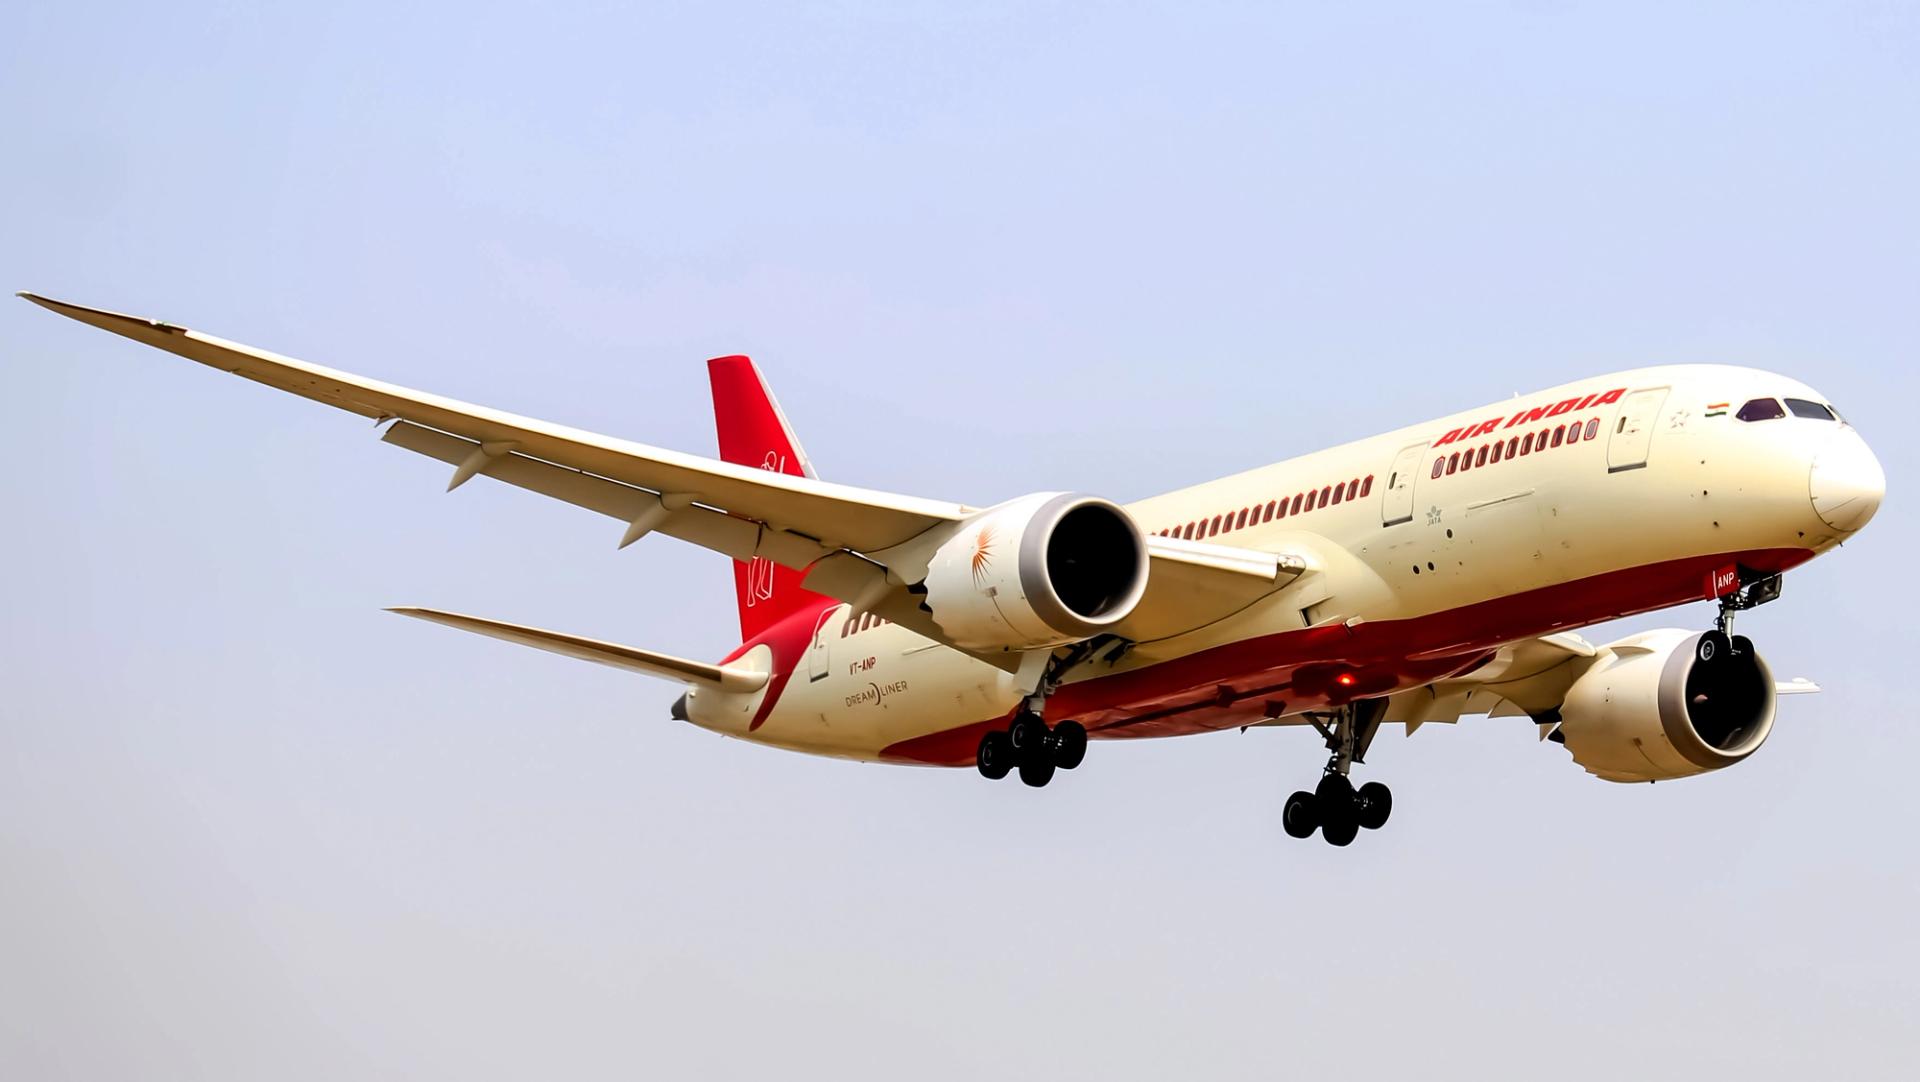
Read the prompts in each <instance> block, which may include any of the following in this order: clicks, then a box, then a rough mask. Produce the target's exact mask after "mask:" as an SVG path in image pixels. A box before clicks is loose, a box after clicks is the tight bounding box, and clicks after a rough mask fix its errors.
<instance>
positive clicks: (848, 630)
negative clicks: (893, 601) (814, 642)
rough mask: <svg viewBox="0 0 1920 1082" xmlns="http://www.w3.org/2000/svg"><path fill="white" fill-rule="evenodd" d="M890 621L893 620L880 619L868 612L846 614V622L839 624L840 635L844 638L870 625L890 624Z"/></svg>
mask: <svg viewBox="0 0 1920 1082" xmlns="http://www.w3.org/2000/svg"><path fill="white" fill-rule="evenodd" d="M892 622H893V621H892V620H882V619H881V618H879V617H878V616H875V615H874V614H872V613H870V612H863V613H860V614H858V615H854V616H848V617H847V622H846V623H845V624H843V625H841V627H840V637H841V638H843V639H844V638H846V637H847V636H848V635H855V634H858V633H860V632H862V631H865V630H866V629H868V628H870V627H879V626H881V625H883V624H890V623H892Z"/></svg>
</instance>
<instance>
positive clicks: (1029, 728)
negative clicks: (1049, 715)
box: [1007, 713, 1047, 760]
mask: <svg viewBox="0 0 1920 1082" xmlns="http://www.w3.org/2000/svg"><path fill="white" fill-rule="evenodd" d="M1007 739H1008V740H1009V741H1011V742H1012V744H1013V750H1014V751H1016V752H1019V753H1020V758H1021V759H1022V760H1024V759H1026V758H1027V753H1028V752H1032V751H1041V750H1044V749H1045V747H1046V743H1047V723H1046V722H1044V721H1041V720H1040V718H1039V717H1038V716H1037V715H1034V714H1028V713H1021V714H1019V715H1018V716H1016V717H1015V718H1014V719H1013V724H1012V725H1011V726H1010V727H1008V729H1007Z"/></svg>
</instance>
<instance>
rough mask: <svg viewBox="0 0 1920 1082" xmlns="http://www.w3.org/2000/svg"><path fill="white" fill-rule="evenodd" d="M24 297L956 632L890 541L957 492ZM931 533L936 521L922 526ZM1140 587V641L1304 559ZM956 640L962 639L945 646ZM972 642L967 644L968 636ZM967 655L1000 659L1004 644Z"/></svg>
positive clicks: (1179, 554)
mask: <svg viewBox="0 0 1920 1082" xmlns="http://www.w3.org/2000/svg"><path fill="white" fill-rule="evenodd" d="M20 295H21V296H22V297H24V298H26V299H27V300H30V301H32V302H33V303H35V304H38V305H40V306H41V307H43V308H47V309H49V310H51V311H54V312H58V313H59V314H61V315H63V316H67V317H69V318H72V319H76V320H79V321H80V322H82V323H87V324H91V325H92V326H95V327H99V328H101V329H102V330H107V331H112V332H113V333H115V334H118V335H121V336H123V337H126V338H131V339H133V340H134V341H136V342H141V343H144V344H146V345H150V346H153V347H155V348H157V349H163V350H166V351H167V352H169V353H176V354H179V355H180V356H182V357H186V358H187V359H189V360H192V361H197V362H199V363H201V364H204V365H206V366H208V367H210V368H216V369H219V370H220V371H223V372H230V373H233V374H234V375H237V376H241V377H244V378H246V379H250V380H253V381H254V382H256V383H263V384H265V385H267V386H269V387H273V388H276V389H278V390H282V391H286V392H288V393H290V394H296V395H299V396H301V397H302V398H308V399H312V400H313V401H316V402H321V403H325V404H326V405H329V406H333V407H336V408H338V409H343V410H346V411H348V412H351V413H357V414H359V415H360V416H362V417H370V418H373V419H374V420H375V421H376V422H380V423H385V422H392V424H391V425H390V426H389V427H388V428H387V430H386V432H385V434H384V436H382V439H384V440H385V441H386V442H388V443H391V444H394V445H395V446H398V447H403V448H406V449H407V450H410V451H414V452H416V453H419V454H422V455H425V456H427V457H430V458H435V459H439V460H440V461H443V462H446V463H447V464H449V465H451V466H453V467H454V470H453V475H452V479H451V481H450V482H449V484H448V486H447V487H448V488H449V489H452V488H457V487H458V486H460V485H461V484H464V483H465V482H466V481H468V480H470V479H471V478H473V477H475V476H479V475H482V474H484V475H486V476H489V477H493V478H495V479H497V480H500V481H504V482H506V483H508V484H512V485H515V486H518V487H520V488H525V489H528V490H530V491H533V492H538V493H540V494H542V495H546V496H551V497H553V498H555V499H559V500H564V501H566V502H568V503H572V504H575V505H577V506H580V507H585V508H588V509H590V510H593V511H597V512H599V513H601V514H604V515H608V516H611V517H613V518H615V519H618V520H620V521H623V522H625V523H626V524H627V528H626V532H625V534H624V535H623V537H622V538H621V542H620V543H621V545H622V546H625V545H628V544H631V543H632V542H634V541H635V540H638V539H639V538H641V537H643V536H645V535H646V534H648V533H652V532H655V531H658V532H660V533H664V534H667V535H669V536H672V537H678V538H680V539H682V540H685V541H689V542H692V543H693V544H696V545H700V546H702V547H704V548H708V549H712V550H714V551H716V552H720V553H723V554H725V555H727V556H730V557H732V558H734V559H736V560H742V561H746V560H752V559H754V558H756V557H758V558H764V559H768V560H771V561H773V562H774V563H777V564H781V565H783V566H786V567H791V568H795V569H797V570H801V571H805V572H806V573H807V575H806V578H805V579H804V580H803V582H802V585H803V586H804V587H806V588H807V589H809V590H812V591H814V592H816V593H821V594H825V595H827V596H829V597H836V598H839V599H840V600H842V601H846V602H849V603H851V604H853V605H854V606H855V607H856V608H858V609H860V610H862V611H870V612H873V613H876V614H877V615H880V616H883V617H886V618H887V619H890V620H892V621H893V622H895V623H897V624H899V625H901V626H903V627H906V628H908V629H910V630H912V631H915V632H917V633H919V634H921V635H923V636H925V637H927V638H929V639H932V640H934V641H936V642H942V643H947V644H948V645H952V644H951V642H950V641H949V640H948V638H947V636H946V635H945V634H944V633H943V632H942V631H941V629H940V627H939V626H938V625H937V624H935V623H934V622H933V619H932V617H931V616H930V614H928V613H927V612H926V611H925V610H924V609H922V608H921V607H920V604H919V599H918V597H916V596H915V595H914V594H912V593H910V592H909V591H908V590H907V588H906V587H907V586H908V585H909V580H906V579H903V578H902V577H901V576H900V575H899V574H897V573H893V572H892V571H891V570H890V568H889V567H888V564H887V559H888V551H889V550H898V549H901V548H902V547H903V546H907V545H908V544H909V543H910V542H915V541H916V539H918V540H919V541H920V542H921V543H920V544H919V545H918V546H916V547H918V548H921V549H924V548H925V540H926V539H927V538H928V537H929V536H932V537H934V538H939V537H940V536H941V535H940V534H939V533H938V531H953V530H956V529H958V527H959V524H961V523H963V522H964V521H966V520H967V519H968V517H969V516H971V515H972V514H974V513H975V510H976V509H975V508H972V507H969V506H967V505H965V504H960V503H951V502H946V501H941V500H928V499H921V498H919V497H914V496H903V495H898V494H895V493H889V492H879V491H875V490H872V489H863V488H856V487H853V486H849V485H838V484H833V483H830V482H826V481H820V480H817V479H814V478H812V477H796V476H792V475H787V474H780V473H773V472H770V471H767V470H760V469H754V468H752V467H748V466H739V465H734V464H731V463H727V462H720V461H717V460H714V459H710V458H704V457H701V456H698V455H689V454H683V453H681V452H678V451H668V450H664V449H661V448H658V447H649V446H647V445H645V444H640V443H633V442H631V441H628V440H621V439H614V438H612V437H609V436H602V435H598V434H595V433H592V432H586V431H582V430H580V429H576V428H568V427H565V426H563V425H556V424H550V423H548V422H545V421H539V420H534V419H532V418H528V417H520V416H516V415H514V414H511V413H504V412H501V411H499V410H493V409H488V408H486V407H484V406H475V405H470V404H468V403H465V402H459V401H455V400H453V399H450V398H443V397H441V396H438V395H432V394H427V393H424V392H421V391H415V390H410V389H408V388H405V387H399V386H396V385H394V384H390V383H382V382H380V381H378V380H371V379H367V378H365V377H363V376H356V375H353V374H351V373H347V372H341V371H338V370H336V369H332V368H326V367H322V366H320V365H317V364H310V363H308V362H306V361H300V360H295V359H293V358H291V357H284V356H281V355H279V354H276V353H269V352H267V351H265V350H259V349H254V348H253V347H251V346H245V345H241V344H239V343H237V342H229V341H226V340H225V339H221V338H216V337H214V336H212V335H208V334H202V333H200V332H198V331H193V330H188V329H187V328H185V327H180V326H175V325H174V324H171V323H163V322H159V321H157V320H150V319H142V318H140V317H138V316H129V315H122V314H120V313H117V312H109V311H105V310H102V309H98V308H88V307H85V306H83V305H77V304H70V303H67V302H65V301H56V300H50V299H48V298H46V297H40V296H36V295H34V294H31V293H22V294H20ZM930 532H931V533H930ZM1148 543H1149V557H1150V560H1151V570H1150V573H1149V578H1148V587H1147V593H1146V596H1145V597H1144V598H1143V599H1142V600H1141V602H1140V605H1139V607H1138V609H1137V610H1136V612H1135V614H1134V615H1133V616H1131V617H1129V619H1128V620H1127V621H1126V623H1125V624H1124V625H1122V626H1121V627H1120V628H1119V629H1118V631H1119V633H1120V635H1121V636H1122V637H1124V638H1129V639H1134V640H1143V639H1150V638H1160V637H1164V636H1167V635H1172V634H1178V633H1179V632H1181V631H1185V630H1190V629H1192V628H1195V627H1200V626H1203V625H1205V624H1208V623H1212V622H1214V621H1216V620H1219V619H1221V618H1223V617H1225V616H1228V615H1231V614H1232V613H1235V612H1238V611H1240V610H1241V609H1243V608H1245V607H1246V606H1248V605H1250V604H1252V603H1253V602H1254V601H1257V600H1258V599H1259V598H1260V597H1263V596H1265V595H1266V594H1268V593H1271V592H1273V591H1274V590H1277V589H1279V588H1280V587H1281V586H1284V585H1285V584H1286V583H1288V582H1290V581H1292V579H1293V578H1295V577H1297V576H1298V575H1300V574H1301V573H1302V572H1303V571H1305V570H1307V564H1306V562H1305V561H1304V560H1303V559H1301V558H1298V557H1293V556H1287V555H1280V554H1275V553H1268V552H1260V551H1255V550H1248V549H1238V548H1232V547H1228V546H1222V545H1212V544H1204V543H1196V542H1175V541H1172V540H1171V539H1168V538H1157V537H1156V538H1150V539H1149V542H1148ZM956 648H958V647H956ZM968 652H969V653H974V652H972V651H968ZM974 656H976V657H979V658H981V659H982V660H986V661H989V662H991V663H993V664H995V665H998V666H1000V667H1002V668H1006V669H1009V670H1012V669H1017V668H1018V667H1019V655H1018V654H1014V653H999V654H985V653H974Z"/></svg>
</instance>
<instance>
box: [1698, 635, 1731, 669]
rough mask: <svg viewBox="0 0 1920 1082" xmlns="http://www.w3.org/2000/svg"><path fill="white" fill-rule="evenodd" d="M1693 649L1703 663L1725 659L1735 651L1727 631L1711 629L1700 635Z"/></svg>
mask: <svg viewBox="0 0 1920 1082" xmlns="http://www.w3.org/2000/svg"><path fill="white" fill-rule="evenodd" d="M1693 650H1694V656H1695V657H1696V658H1698V659H1699V661H1700V663H1701V664H1702V665H1711V664H1713V663H1714V662H1716V661H1724V660H1726V659H1727V658H1728V657H1729V656H1731V655H1732V653H1733V643H1732V642H1731V641H1729V640H1728V638H1727V633H1726V632H1724V631H1709V632H1707V633H1706V634H1704V635H1701V636H1700V641H1699V642H1698V643H1695V644H1694V648H1693Z"/></svg>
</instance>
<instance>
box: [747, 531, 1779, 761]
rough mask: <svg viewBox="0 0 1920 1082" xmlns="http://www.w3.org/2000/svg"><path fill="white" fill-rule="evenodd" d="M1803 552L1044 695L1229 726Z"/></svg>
mask: <svg viewBox="0 0 1920 1082" xmlns="http://www.w3.org/2000/svg"><path fill="white" fill-rule="evenodd" d="M1812 557H1813V553H1812V552H1811V551H1809V550H1806V549H1761V550H1756V551H1751V552H1736V553H1715V554H1711V555H1705V556H1692V557H1687V558H1685V559H1680V560H1668V561H1665V562H1662V563H1657V564H1647V565H1645V566H1642V567H1633V568H1627V569H1625V570H1621V571H1612V572H1608V573H1606V574H1602V575H1595V576H1592V577H1590V578H1585V579H1579V580H1576V581H1574V582H1566V583H1560V584H1558V585H1555V586H1548V587H1543V588H1541V589H1538V590H1530V591H1527V592H1525V593H1520V594H1513V595H1510V596H1507V597H1498V598H1493V599H1491V600H1488V601H1482V602H1478V603H1476V604H1473V605H1466V606H1463V607H1461V608H1457V609H1450V610H1448V611H1445V612H1438V613H1432V614H1429V615H1426V616H1420V617H1414V618H1411V619H1406V620H1382V621H1368V622H1363V623H1361V624H1358V625H1356V626H1354V627H1351V628H1349V627H1345V626H1343V625H1333V626H1330V627H1316V628H1305V629H1302V630H1299V631H1287V632H1282V633H1280V634H1276V635H1265V636H1261V637H1259V638H1253V639H1244V640H1242V641H1240V642H1235V643H1228V644H1226V645H1224V646H1217V647H1214V648H1212V649H1209V650H1202V651H1199V652H1197V653H1193V654H1189V655H1187V656H1185V657H1180V658H1174V659H1172V660H1169V661H1165V662H1162V663H1160V664H1158V665H1153V666H1150V667H1147V668H1143V669H1136V670H1133V671H1131V672H1124V673H1115V674H1113V675H1111V676H1101V677H1095V678H1093V679H1089V680H1082V681H1078V682H1075V683H1071V684H1067V685H1064V686H1062V687H1061V688H1060V689H1059V690H1058V691H1056V692H1055V693H1054V694H1053V695H1052V696H1051V697H1050V698H1049V699H1048V700H1047V715H1048V717H1050V718H1052V719H1053V720H1056V721H1058V720H1062V719H1066V718H1072V719H1074V720H1076V721H1079V722H1080V723H1081V724H1083V725H1085V726H1086V727H1087V729H1088V731H1089V733H1090V734H1091V735H1093V736H1094V737H1096V738H1105V739H1115V738H1132V737H1160V736H1183V735H1187V734H1190V733H1202V732H1212V731H1215V730H1219V729H1229V728H1236V727H1238V726H1241V725H1247V724H1251V723H1253V722H1256V721H1260V720H1262V719H1264V718H1266V717H1268V716H1270V709H1269V707H1268V705H1267V704H1268V703H1270V702H1279V703H1284V704H1285V709H1286V711H1287V712H1288V713H1293V712H1297V711H1300V710H1310V709H1323V708H1326V707H1328V706H1333V705H1338V704H1339V703H1342V702H1346V701H1350V700H1352V699H1355V698H1363V697H1373V696H1379V695H1386V694H1390V693H1392V692H1394V691H1401V690H1405V689H1407V688H1413V687H1420V686H1422V685H1424V684H1429V683H1432V682H1433V681H1435V680H1440V679H1444V678H1445V677H1448V676H1452V675H1455V674H1457V673H1462V672H1466V671H1468V670H1470V669H1472V668H1474V667H1476V666H1478V665H1480V664H1482V663H1483V662H1484V661H1485V660H1486V659H1487V658H1488V657H1489V656H1490V655H1491V654H1492V652H1493V651H1494V650H1496V649H1498V648H1499V647H1500V646H1501V645H1502V644H1504V643H1509V642H1513V641H1516V640H1519V639H1527V638H1533V637H1535V636H1539V635H1548V634H1552V633H1554V632H1556V631H1566V630H1570V629H1573V628H1578V627H1585V626H1587V625H1589V624H1597V623H1601V622H1603V621H1606V620H1613V619H1617V618H1619V617H1622V616H1633V615H1636V614H1638V613H1643V612H1651V611H1653V610H1655V609H1663V608H1668V607H1670V606H1673V605H1681V604H1685V603H1686V602H1689V601H1697V600H1700V599H1701V598H1702V597H1703V596H1704V593H1703V591H1702V588H1701V584H1702V582H1703V581H1704V577H1705V575H1706V574H1707V572H1709V571H1710V570H1712V569H1714V568H1717V567H1723V566H1725V565H1727V564H1736V563H1737V564H1740V565H1743V566H1745V567H1749V568H1752V569H1754V570H1756V571H1760V572H1766V573H1772V572H1778V571H1785V570H1787V569H1789V568H1792V567H1797V566H1799V565H1800V564H1802V563H1805V562H1806V561H1807V560H1809V559H1811V558H1812ZM808 630H809V631H810V630H811V627H810V626H809V628H808ZM1342 672H1345V673H1348V674H1350V675H1352V676H1353V683H1352V684H1351V685H1342V684H1340V683H1339V682H1337V680H1336V678H1337V677H1338V675H1339V674H1340V673H1342ZM771 695H772V692H771V691H770V692H769V701H771ZM762 709H763V710H764V709H765V707H763V708H762ZM1005 722H1006V718H1005V717H996V718H983V719H981V720H980V721H977V722H974V723H972V724H969V725H964V726H960V727H958V728H954V729H948V730H945V731H942V732H938V733H930V734H928V735H926V736H921V737H915V738H914V739H912V740H904V741H901V742H900V743H898V744H894V745H892V746H891V747H888V748H886V749H885V750H884V751H882V752H881V757H882V758H885V759H892V760H895V761H898V762H907V763H922V764H928V765H937V766H969V765H972V763H973V756H974V751H975V748H976V746H977V745H978V744H979V742H980V737H981V736H982V735H983V734H984V733H986V732H987V731H989V730H991V729H996V728H999V727H1000V726H1002V725H1004V724H1005Z"/></svg>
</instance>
